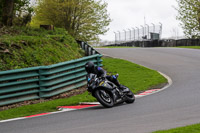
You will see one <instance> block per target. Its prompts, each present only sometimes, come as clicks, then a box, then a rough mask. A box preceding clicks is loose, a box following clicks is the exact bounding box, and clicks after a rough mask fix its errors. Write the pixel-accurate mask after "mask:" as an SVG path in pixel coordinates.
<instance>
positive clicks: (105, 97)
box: [94, 89, 114, 108]
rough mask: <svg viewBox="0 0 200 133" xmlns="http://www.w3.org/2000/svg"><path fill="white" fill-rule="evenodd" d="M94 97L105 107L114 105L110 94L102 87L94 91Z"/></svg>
mask: <svg viewBox="0 0 200 133" xmlns="http://www.w3.org/2000/svg"><path fill="white" fill-rule="evenodd" d="M94 95H95V97H96V99H97V100H98V101H99V102H100V103H101V104H102V105H103V106H104V107H106V108H111V107H113V105H114V102H113V98H112V96H111V94H110V93H109V92H108V91H106V90H103V89H100V90H96V91H95V92H94Z"/></svg>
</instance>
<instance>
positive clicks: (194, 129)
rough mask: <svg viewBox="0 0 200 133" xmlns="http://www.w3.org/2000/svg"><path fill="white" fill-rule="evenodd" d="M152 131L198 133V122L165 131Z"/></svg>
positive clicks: (199, 125) (199, 131)
mask: <svg viewBox="0 0 200 133" xmlns="http://www.w3.org/2000/svg"><path fill="white" fill-rule="evenodd" d="M153 133H200V124H195V125H190V126H186V127H179V128H175V129H171V130H166V131H156V132H153Z"/></svg>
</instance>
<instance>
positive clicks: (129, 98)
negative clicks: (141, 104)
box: [125, 90, 135, 103]
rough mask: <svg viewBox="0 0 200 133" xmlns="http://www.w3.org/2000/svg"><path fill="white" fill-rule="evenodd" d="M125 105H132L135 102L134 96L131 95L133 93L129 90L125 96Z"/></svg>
mask: <svg viewBox="0 0 200 133" xmlns="http://www.w3.org/2000/svg"><path fill="white" fill-rule="evenodd" d="M125 102H126V103H133V102H135V95H134V94H133V92H132V91H131V90H130V92H128V93H127V94H126V101H125Z"/></svg>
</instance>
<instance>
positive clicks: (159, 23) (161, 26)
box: [159, 22, 162, 39]
mask: <svg viewBox="0 0 200 133" xmlns="http://www.w3.org/2000/svg"><path fill="white" fill-rule="evenodd" d="M159 24H160V37H159V39H160V38H161V35H162V23H161V22H159Z"/></svg>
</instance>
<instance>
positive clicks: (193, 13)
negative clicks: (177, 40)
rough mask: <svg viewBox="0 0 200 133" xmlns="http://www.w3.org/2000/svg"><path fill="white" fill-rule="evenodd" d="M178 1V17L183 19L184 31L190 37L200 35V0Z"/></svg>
mask: <svg viewBox="0 0 200 133" xmlns="http://www.w3.org/2000/svg"><path fill="white" fill-rule="evenodd" d="M176 1H177V2H178V8H176V9H177V11H178V16H177V19H178V20H180V21H181V26H182V28H183V30H184V33H185V35H186V36H187V37H189V38H199V37H200V1H199V0H176Z"/></svg>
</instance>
